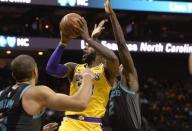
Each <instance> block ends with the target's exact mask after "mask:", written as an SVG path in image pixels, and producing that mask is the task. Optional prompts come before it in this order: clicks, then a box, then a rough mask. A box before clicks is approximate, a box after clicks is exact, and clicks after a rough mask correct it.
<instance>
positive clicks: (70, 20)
mask: <svg viewBox="0 0 192 131" xmlns="http://www.w3.org/2000/svg"><path fill="white" fill-rule="evenodd" d="M79 18H81V16H80V15H79V14H77V13H69V14H67V15H65V16H64V17H63V18H62V20H61V22H60V30H61V31H62V32H63V34H64V35H65V36H69V37H70V38H77V37H78V36H79V33H78V32H77V31H76V30H75V26H79V23H78V20H79Z"/></svg>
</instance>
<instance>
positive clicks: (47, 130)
mask: <svg viewBox="0 0 192 131" xmlns="http://www.w3.org/2000/svg"><path fill="white" fill-rule="evenodd" d="M57 128H58V123H56V122H52V123H48V124H47V125H45V126H43V131H55V130H56V129H57Z"/></svg>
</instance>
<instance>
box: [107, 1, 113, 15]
mask: <svg viewBox="0 0 192 131" xmlns="http://www.w3.org/2000/svg"><path fill="white" fill-rule="evenodd" d="M105 12H106V14H107V15H111V14H112V13H113V10H112V7H111V3H110V0H105Z"/></svg>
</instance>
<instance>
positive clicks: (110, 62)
mask: <svg viewBox="0 0 192 131" xmlns="http://www.w3.org/2000/svg"><path fill="white" fill-rule="evenodd" d="M79 25H80V27H77V29H78V30H79V32H80V34H81V37H82V38H83V39H84V40H85V41H86V42H87V43H88V45H89V46H91V47H93V48H94V49H95V50H96V52H98V54H100V55H102V56H103V57H104V58H105V59H106V69H107V72H108V74H109V77H110V78H111V79H112V80H109V81H110V82H111V83H112V84H113V80H114V78H115V77H116V74H117V72H118V66H119V61H118V58H117V56H116V55H115V53H114V52H113V51H112V50H110V49H108V48H107V47H105V46H103V45H102V44H100V43H98V42H97V41H95V40H93V39H92V38H91V37H90V36H89V32H88V27H87V22H86V20H85V19H84V18H83V17H82V18H80V20H79ZM110 78H109V79H110Z"/></svg>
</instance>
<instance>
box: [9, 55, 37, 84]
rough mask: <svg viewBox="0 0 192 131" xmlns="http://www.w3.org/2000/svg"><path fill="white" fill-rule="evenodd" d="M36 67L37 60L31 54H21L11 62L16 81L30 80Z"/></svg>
mask: <svg viewBox="0 0 192 131" xmlns="http://www.w3.org/2000/svg"><path fill="white" fill-rule="evenodd" d="M35 67H36V62H35V60H34V59H33V58H32V57H31V56H29V55H19V56H17V57H16V58H15V59H13V60H12V62H11V70H12V73H13V76H14V78H15V80H16V81H18V82H21V81H23V80H30V79H31V78H32V71H33V70H34V69H35Z"/></svg>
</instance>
